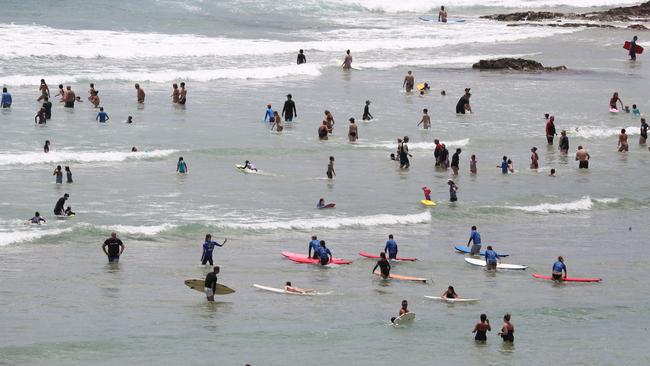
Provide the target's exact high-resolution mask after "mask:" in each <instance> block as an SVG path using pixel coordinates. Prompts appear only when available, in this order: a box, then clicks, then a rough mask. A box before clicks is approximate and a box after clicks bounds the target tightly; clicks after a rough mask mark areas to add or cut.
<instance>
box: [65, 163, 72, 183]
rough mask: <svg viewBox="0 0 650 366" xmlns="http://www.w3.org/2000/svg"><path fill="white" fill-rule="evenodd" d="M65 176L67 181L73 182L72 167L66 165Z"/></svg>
mask: <svg viewBox="0 0 650 366" xmlns="http://www.w3.org/2000/svg"><path fill="white" fill-rule="evenodd" d="M65 177H66V183H72V182H73V181H72V171H70V167H69V166H66V167H65Z"/></svg>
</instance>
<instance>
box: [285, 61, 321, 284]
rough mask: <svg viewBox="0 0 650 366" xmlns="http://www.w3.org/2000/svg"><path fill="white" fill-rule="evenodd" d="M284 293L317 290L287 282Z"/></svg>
mask: <svg viewBox="0 0 650 366" xmlns="http://www.w3.org/2000/svg"><path fill="white" fill-rule="evenodd" d="M301 51H302V50H301ZM284 291H286V292H294V293H297V294H311V293H314V292H316V290H314V289H310V288H307V289H302V288H300V287H293V286H292V285H291V281H287V282H285V283H284Z"/></svg>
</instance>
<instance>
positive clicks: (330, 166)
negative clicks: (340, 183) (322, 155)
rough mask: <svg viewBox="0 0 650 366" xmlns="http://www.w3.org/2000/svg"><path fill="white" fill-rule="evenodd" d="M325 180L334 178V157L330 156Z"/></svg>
mask: <svg viewBox="0 0 650 366" xmlns="http://www.w3.org/2000/svg"><path fill="white" fill-rule="evenodd" d="M326 174H327V178H329V179H333V178H334V177H336V172H335V171H334V157H333V156H330V160H329V163H327V173H326Z"/></svg>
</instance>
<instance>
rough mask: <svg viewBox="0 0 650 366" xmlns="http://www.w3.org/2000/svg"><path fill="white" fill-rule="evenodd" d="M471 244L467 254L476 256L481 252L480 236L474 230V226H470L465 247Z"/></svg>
mask: <svg viewBox="0 0 650 366" xmlns="http://www.w3.org/2000/svg"><path fill="white" fill-rule="evenodd" d="M472 242H473V243H474V245H472V249H471V250H470V252H469V254H470V255H478V254H479V253H480V252H481V234H479V232H478V230H476V226H472V231H471V232H470V234H469V240H468V241H467V246H469V245H470V244H471V243H472Z"/></svg>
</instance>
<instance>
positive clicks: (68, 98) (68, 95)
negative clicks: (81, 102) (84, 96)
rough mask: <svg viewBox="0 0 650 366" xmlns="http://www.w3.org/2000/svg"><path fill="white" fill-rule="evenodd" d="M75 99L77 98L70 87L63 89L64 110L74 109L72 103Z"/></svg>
mask: <svg viewBox="0 0 650 366" xmlns="http://www.w3.org/2000/svg"><path fill="white" fill-rule="evenodd" d="M75 99H77V96H76V95H75V94H74V92H73V91H72V88H71V87H70V85H68V86H66V87H65V94H64V97H63V100H64V101H65V106H64V107H66V108H74V101H75Z"/></svg>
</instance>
